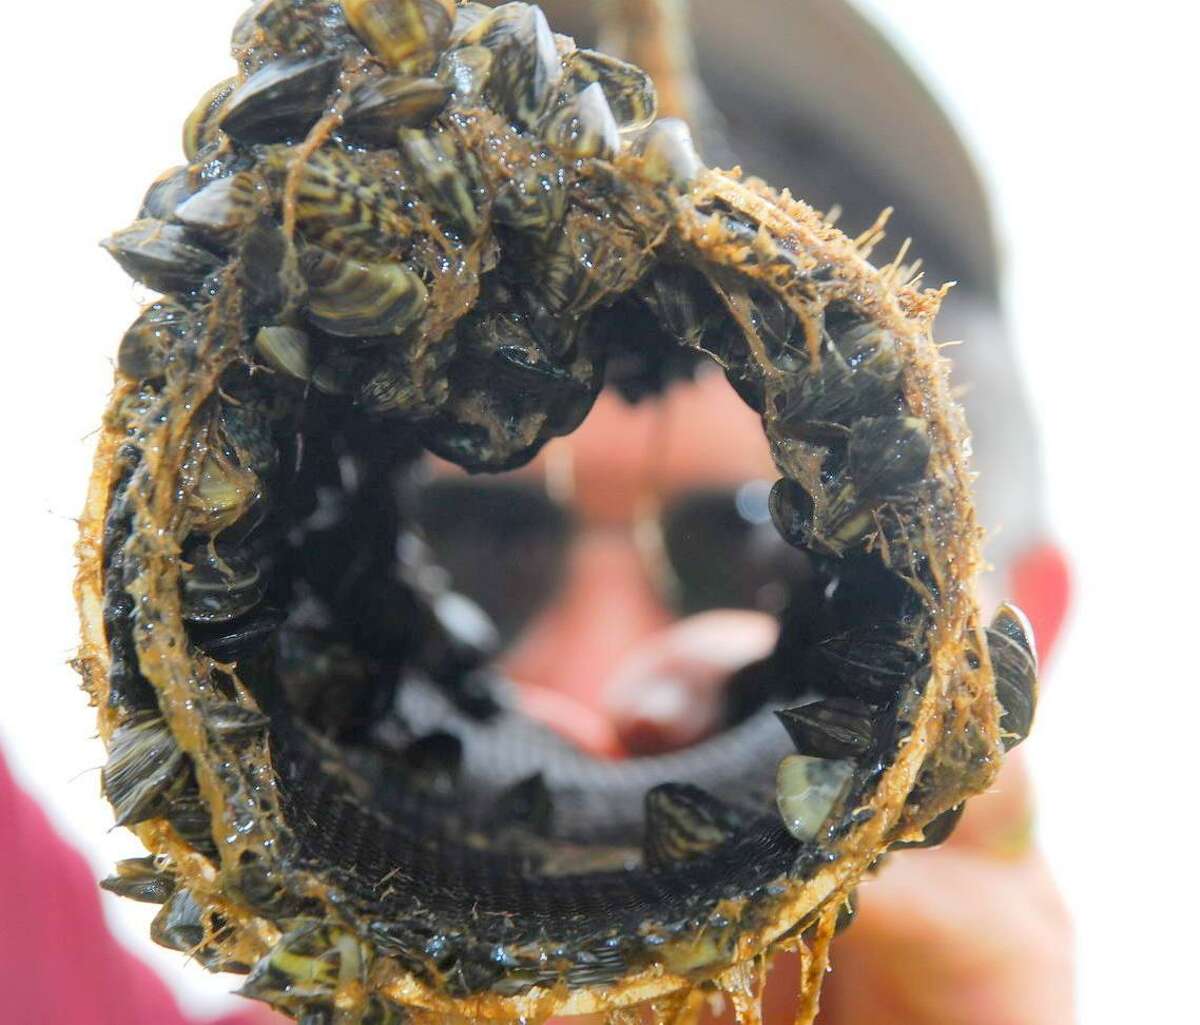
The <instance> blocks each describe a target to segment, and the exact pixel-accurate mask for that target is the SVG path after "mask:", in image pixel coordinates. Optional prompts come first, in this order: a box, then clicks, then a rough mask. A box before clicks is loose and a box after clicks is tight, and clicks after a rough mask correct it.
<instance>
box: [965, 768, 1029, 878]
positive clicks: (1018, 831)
mask: <svg viewBox="0 0 1200 1025" xmlns="http://www.w3.org/2000/svg"><path fill="white" fill-rule="evenodd" d="M1034 819H1035V816H1034V805H1033V787H1032V785H1031V783H1030V780H1029V771H1028V768H1027V766H1026V764H1025V759H1024V758H1023V757H1022V755H1021V752H1019V751H1014V752H1011V753H1009V754H1008V755H1006V756H1005V759H1004V767H1003V768H1002V769H1001V770H1000V774H999V776H998V777H997V778H996V782H995V784H993V786H992V787H991V788H990V789H989V790H988V791H987V793H984V794H980V795H978V796H977V797H973V798H971V800H969V801H968V802H967V807H966V809H965V810H964V812H963V817H962V819H961V820H960V821H959V823H958V825H957V826H956V827H955V829H954V832H953V833H951V834H950V838H949V839H948V840H947V841H946V844H945V846H946V847H949V848H953V849H956V850H960V851H973V852H975V853H978V854H986V855H989V856H991V857H993V858H1001V859H1013V858H1022V857H1026V856H1028V855H1030V854H1031V852H1032V850H1033V836H1034Z"/></svg>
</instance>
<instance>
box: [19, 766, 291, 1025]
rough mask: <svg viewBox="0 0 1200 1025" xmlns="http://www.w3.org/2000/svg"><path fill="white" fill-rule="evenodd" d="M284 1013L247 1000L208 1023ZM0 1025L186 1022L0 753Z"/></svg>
mask: <svg viewBox="0 0 1200 1025" xmlns="http://www.w3.org/2000/svg"><path fill="white" fill-rule="evenodd" d="M269 1021H276V1022H279V1021H281V1019H279V1018H276V1017H275V1016H273V1015H271V1014H270V1013H269V1012H268V1011H266V1010H265V1009H264V1010H263V1011H259V1010H258V1009H257V1008H256V1007H254V1006H252V1005H249V1004H248V1005H247V1010H246V1011H245V1012H244V1013H239V1014H235V1015H229V1016H226V1017H224V1018H222V1019H220V1021H219V1022H214V1023H213V1025H267V1022H269ZM0 1025H191V1023H190V1020H189V1019H188V1018H186V1017H185V1016H184V1015H183V1014H181V1013H180V1010H179V1008H178V1007H177V1006H176V1004H175V1000H174V998H173V997H172V996H171V993H170V991H169V990H168V989H167V987H166V986H165V985H164V984H163V982H162V980H161V979H159V978H158V976H157V975H155V974H154V972H152V971H151V970H150V969H149V968H148V967H147V966H146V965H144V964H142V962H140V961H139V960H138V959H137V958H136V957H134V956H133V955H132V954H130V953H129V952H128V951H126V950H125V949H124V948H123V947H122V946H120V944H118V943H117V942H116V940H114V939H113V937H112V936H111V935H110V933H109V931H108V928H107V926H106V925H105V922H104V916H103V914H102V912H101V909H100V890H99V889H98V887H97V885H96V880H95V879H94V878H92V872H91V869H90V868H89V867H88V865H87V863H86V862H85V861H84V860H83V858H82V857H81V856H80V854H79V853H78V852H77V851H75V850H73V849H72V848H71V846H70V845H69V844H67V843H66V841H64V840H63V839H62V837H60V836H59V835H58V834H57V833H56V832H55V831H54V828H53V827H52V826H51V825H50V823H49V821H48V820H47V819H46V816H45V815H44V814H43V813H42V810H41V809H40V808H39V807H38V806H37V805H36V804H35V803H34V802H33V800H32V799H31V798H30V797H29V795H28V794H26V793H24V792H23V791H22V790H21V789H20V788H19V787H18V786H17V785H16V783H15V782H14V780H13V778H12V775H11V774H10V773H9V771H8V768H7V766H6V765H5V764H4V760H3V757H0Z"/></svg>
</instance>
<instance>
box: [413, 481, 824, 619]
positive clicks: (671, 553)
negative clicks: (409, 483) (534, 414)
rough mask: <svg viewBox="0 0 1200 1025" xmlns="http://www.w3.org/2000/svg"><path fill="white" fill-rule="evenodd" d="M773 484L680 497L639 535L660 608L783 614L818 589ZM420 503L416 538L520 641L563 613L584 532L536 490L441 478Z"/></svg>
mask: <svg viewBox="0 0 1200 1025" xmlns="http://www.w3.org/2000/svg"><path fill="white" fill-rule="evenodd" d="M770 489H771V484H770V482H769V481H765V480H753V481H747V482H745V483H743V484H741V485H738V486H735V487H704V488H696V489H693V490H690V491H685V492H681V493H677V494H674V495H672V496H670V497H667V498H665V499H663V500H662V501H660V502H656V503H655V505H654V507H653V508H652V509H649V510H647V511H646V512H645V513H643V514H641V515H639V516H637V517H636V518H635V521H634V522H633V523H631V524H629V525H628V527H629V530H630V533H631V537H632V539H633V542H634V544H635V547H636V548H637V549H638V551H639V553H641V555H642V557H643V565H644V567H645V569H646V572H647V574H648V576H649V578H650V579H651V581H652V582H653V584H654V586H655V588H656V589H657V591H658V593H659V596H660V600H662V601H663V603H664V604H665V605H666V606H667V607H668V608H670V609H671V610H672V611H674V612H675V613H676V614H677V615H679V616H690V615H694V614H696V613H698V612H705V611H709V610H712V609H753V610H760V611H763V612H768V613H772V614H778V613H779V612H781V611H782V609H783V608H784V607H785V605H786V604H787V601H788V598H789V595H790V593H791V591H792V589H793V587H794V586H795V585H797V584H800V583H803V582H804V581H807V580H810V579H811V577H812V572H813V570H812V566H811V564H810V562H809V560H808V557H807V556H806V555H804V553H802V552H800V551H798V550H796V549H795V548H793V547H791V546H790V545H788V544H787V543H786V542H784V541H783V540H782V538H780V536H779V534H778V532H777V531H776V530H775V527H774V526H773V524H772V523H771V516H770V512H769V510H768V505H767V500H768V496H769V494H770ZM414 497H415V502H414V510H413V511H414V515H415V520H416V526H417V527H418V529H419V531H420V533H421V535H422V536H423V538H424V540H425V542H426V544H427V545H428V546H429V548H430V550H431V554H432V555H433V557H434V559H435V560H436V561H437V562H438V563H439V564H440V566H441V567H442V569H443V570H444V571H445V572H446V573H447V575H448V576H449V581H450V586H451V588H452V589H453V590H454V591H456V592H458V593H460V594H462V595H464V596H466V597H467V598H470V599H471V600H472V601H474V602H475V603H476V604H477V605H478V606H479V607H480V608H481V609H482V610H483V611H484V612H486V613H487V614H488V615H489V616H490V617H491V619H492V621H493V623H494V624H495V626H496V629H497V631H498V633H499V635H500V638H501V640H502V641H504V642H509V641H511V640H513V639H514V638H515V637H516V636H517V635H518V634H520V632H521V631H522V630H523V629H524V627H525V626H526V625H528V624H529V623H530V622H531V621H532V620H533V619H534V618H535V617H536V616H537V614H538V613H539V612H540V611H541V610H542V609H543V608H545V607H546V606H547V605H549V604H550V603H551V602H553V600H554V598H555V596H556V595H557V594H558V593H559V591H560V589H561V587H562V585H563V582H564V581H565V579H566V574H567V571H568V569H567V568H568V560H569V555H570V551H571V547H572V545H573V543H574V541H575V540H576V538H577V537H578V536H579V534H580V532H581V531H582V530H587V529H589V528H588V527H587V526H586V525H584V524H583V523H582V522H581V521H580V519H579V517H578V515H577V513H576V511H575V510H574V509H573V508H571V507H570V506H569V505H566V504H564V503H562V502H560V501H557V500H556V499H555V498H554V497H552V496H551V495H550V494H549V493H548V491H547V489H546V488H545V486H544V485H542V484H541V483H540V482H536V481H513V480H508V481H501V480H496V479H491V480H486V481H484V480H476V479H470V480H464V479H459V478H434V479H432V480H429V481H427V482H425V483H424V484H422V485H421V486H420V488H419V489H418V491H417V493H416V495H415V496H414Z"/></svg>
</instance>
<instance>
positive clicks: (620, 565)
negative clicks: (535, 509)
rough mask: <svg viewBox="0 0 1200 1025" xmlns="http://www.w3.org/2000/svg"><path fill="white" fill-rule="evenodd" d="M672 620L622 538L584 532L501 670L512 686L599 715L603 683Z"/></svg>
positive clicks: (629, 542)
mask: <svg viewBox="0 0 1200 1025" xmlns="http://www.w3.org/2000/svg"><path fill="white" fill-rule="evenodd" d="M672 618H673V617H672V615H671V613H670V612H669V611H668V610H667V608H666V607H665V606H664V605H663V603H662V602H661V600H660V599H659V596H658V593H657V590H656V588H655V587H654V584H653V582H652V581H651V580H650V578H649V576H648V575H647V573H646V569H645V566H644V560H643V559H642V558H641V557H640V555H639V553H638V550H637V548H636V547H635V546H634V543H633V541H632V539H631V538H630V537H629V534H628V532H626V531H607V530H589V531H587V532H586V533H585V534H584V535H583V536H582V537H580V538H579V539H578V541H577V542H576V544H575V545H574V546H573V548H572V550H571V553H570V556H569V564H568V572H567V575H566V579H565V581H564V585H563V587H562V589H561V590H560V592H559V594H558V595H557V596H556V597H555V599H554V601H553V602H552V603H551V604H550V605H549V606H548V607H547V608H546V609H544V610H543V611H542V613H541V614H540V615H539V616H538V617H537V619H535V620H534V621H533V623H531V624H530V626H529V627H528V628H527V629H526V631H525V633H524V634H523V635H522V637H521V639H520V640H519V641H518V642H517V644H516V646H515V647H514V648H513V650H512V651H511V652H510V653H509V654H508V656H507V657H506V658H505V659H504V660H503V661H504V667H505V669H506V670H507V671H508V673H509V674H510V675H511V677H512V678H513V679H514V680H515V681H516V682H517V683H518V684H529V685H532V686H535V687H541V688H547V689H550V690H554V691H558V692H559V693H563V694H567V695H569V696H571V697H572V698H574V699H576V700H577V701H579V702H581V703H583V704H585V705H588V706H589V707H591V708H593V709H597V710H601V709H602V707H603V705H602V697H601V695H602V691H603V688H604V683H605V681H606V680H607V679H608V678H609V677H610V676H611V675H612V673H613V672H614V671H615V669H616V668H617V666H618V665H619V664H620V663H621V661H622V660H623V659H624V658H625V657H626V656H627V655H628V653H629V652H630V651H631V650H633V648H634V647H635V646H636V645H638V644H639V643H641V642H643V641H645V640H647V639H648V638H650V637H651V636H652V635H654V634H655V633H657V632H658V631H660V630H662V629H663V628H664V627H665V626H667V625H668V624H669V623H670V622H671V621H672Z"/></svg>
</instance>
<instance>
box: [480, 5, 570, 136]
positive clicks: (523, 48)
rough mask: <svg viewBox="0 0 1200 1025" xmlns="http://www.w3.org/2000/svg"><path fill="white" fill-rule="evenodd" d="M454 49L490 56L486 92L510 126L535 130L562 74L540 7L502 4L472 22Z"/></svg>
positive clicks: (556, 88) (555, 46) (554, 46)
mask: <svg viewBox="0 0 1200 1025" xmlns="http://www.w3.org/2000/svg"><path fill="white" fill-rule="evenodd" d="M456 44H457V45H458V46H483V47H486V48H487V49H489V50H491V51H492V52H493V54H494V55H495V57H494V60H493V63H492V69H491V74H490V76H489V79H488V86H489V89H490V90H491V92H492V93H493V94H494V95H495V96H496V98H497V100H498V101H499V103H500V105H501V106H502V107H503V109H504V111H505V112H506V113H507V114H508V116H509V117H510V118H511V119H512V120H513V122H514V123H516V124H518V125H520V126H522V127H524V128H532V127H533V126H534V125H536V124H537V122H538V120H539V119H540V118H541V116H542V114H543V112H544V111H545V110H546V108H547V107H548V106H549V105H550V103H551V102H552V101H553V99H554V97H555V95H556V94H557V90H558V86H559V83H560V82H561V80H562V75H563V68H562V62H561V60H560V59H559V55H558V47H557V45H556V43H555V40H554V33H553V32H551V31H550V26H549V25H548V24H547V23H546V16H545V15H544V14H543V13H542V10H541V8H540V7H535V6H531V5H529V4H523V3H508V4H502V5H501V6H499V7H497V8H496V9H495V10H493V11H492V12H491V13H490V14H488V15H487V16H486V17H481V18H480V19H479V20H478V21H476V22H475V24H473V25H472V26H471V27H470V28H468V29H467V30H466V31H465V32H464V33H463V34H462V35H461V36H459V37H458V39H457V41H456Z"/></svg>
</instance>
